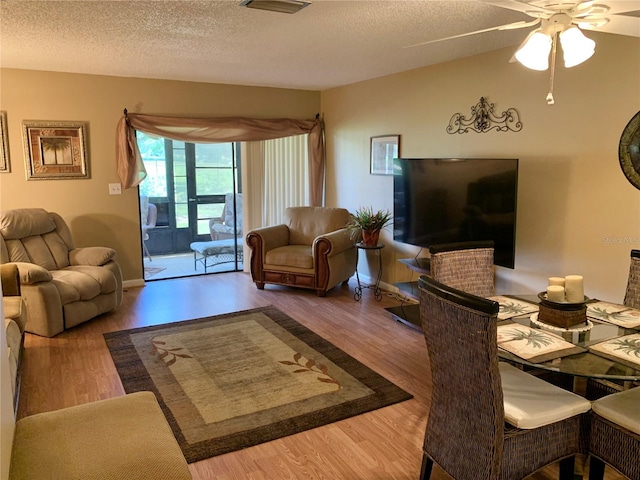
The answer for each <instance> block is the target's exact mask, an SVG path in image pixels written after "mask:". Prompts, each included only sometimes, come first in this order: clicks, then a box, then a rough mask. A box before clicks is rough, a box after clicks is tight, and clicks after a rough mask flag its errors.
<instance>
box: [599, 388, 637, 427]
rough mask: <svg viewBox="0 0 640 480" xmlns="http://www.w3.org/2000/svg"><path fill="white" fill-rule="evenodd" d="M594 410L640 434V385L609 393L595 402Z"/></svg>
mask: <svg viewBox="0 0 640 480" xmlns="http://www.w3.org/2000/svg"><path fill="white" fill-rule="evenodd" d="M592 408H593V411H594V412H595V413H597V414H598V415H600V416H601V417H603V418H606V419H607V420H609V421H611V422H613V423H617V424H618V425H620V426H621V427H624V428H626V429H627V430H630V431H632V432H633V433H637V434H638V435H640V387H636V388H632V389H630V390H625V391H624V392H619V393H614V394H613V395H607V396H606V397H602V398H601V399H599V400H596V401H595V402H593V406H592Z"/></svg>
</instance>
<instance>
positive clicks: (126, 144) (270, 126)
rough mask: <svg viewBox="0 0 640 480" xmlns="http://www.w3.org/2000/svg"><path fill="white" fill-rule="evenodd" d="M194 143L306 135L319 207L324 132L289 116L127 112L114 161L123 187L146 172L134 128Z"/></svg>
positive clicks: (319, 122)
mask: <svg viewBox="0 0 640 480" xmlns="http://www.w3.org/2000/svg"><path fill="white" fill-rule="evenodd" d="M136 130H139V131H141V132H144V133H149V134H152V135H157V136H159V137H164V138H169V139H171V140H180V141H184V142H194V143H215V142H252V141H260V140H272V139H274V138H282V137H289V136H292V135H303V134H309V164H310V165H309V186H310V203H311V206H322V203H323V196H324V195H323V186H324V132H323V125H322V120H321V119H320V118H316V119H314V120H296V119H290V118H275V119H259V118H242V117H226V118H183V117H168V116H157V115H145V114H139V113H129V114H127V113H126V111H125V115H124V116H123V117H122V118H121V119H120V121H119V122H118V127H117V132H116V161H117V168H118V176H119V177H120V181H121V182H122V185H123V186H124V188H132V187H135V186H137V185H138V184H139V183H140V182H141V181H142V180H144V178H145V177H146V175H147V174H146V171H145V168H144V164H143V162H142V158H141V156H140V151H139V150H138V144H137V142H136V138H135V131H136Z"/></svg>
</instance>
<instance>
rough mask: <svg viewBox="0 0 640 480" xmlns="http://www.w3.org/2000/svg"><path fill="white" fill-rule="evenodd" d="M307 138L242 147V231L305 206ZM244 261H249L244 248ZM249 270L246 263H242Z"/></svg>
mask: <svg viewBox="0 0 640 480" xmlns="http://www.w3.org/2000/svg"><path fill="white" fill-rule="evenodd" d="M308 137H309V136H308V135H296V136H292V137H284V138H278V139H275V140H264V141H260V142H244V143H243V144H242V153H241V156H240V158H241V159H242V197H243V199H242V200H243V209H244V215H243V219H242V220H243V225H242V228H243V231H245V232H248V231H250V230H251V229H253V228H259V227H263V226H267V225H277V224H278V223H282V222H283V221H284V209H285V208H286V207H295V206H305V205H309V198H310V188H309V155H308V149H307V143H308ZM244 249H245V251H244V255H245V257H244V258H247V259H248V258H250V252H249V250H248V247H247V246H246V245H245V246H244ZM244 270H245V271H249V262H245V263H244Z"/></svg>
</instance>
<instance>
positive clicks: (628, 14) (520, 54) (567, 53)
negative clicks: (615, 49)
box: [406, 0, 640, 105]
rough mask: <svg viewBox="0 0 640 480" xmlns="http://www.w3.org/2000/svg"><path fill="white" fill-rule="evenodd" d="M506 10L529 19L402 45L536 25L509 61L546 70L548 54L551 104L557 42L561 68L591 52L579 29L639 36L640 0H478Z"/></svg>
mask: <svg viewBox="0 0 640 480" xmlns="http://www.w3.org/2000/svg"><path fill="white" fill-rule="evenodd" d="M479 1H481V2H483V3H487V4H489V5H494V6H497V7H501V8H507V9H509V10H516V11H519V12H522V13H525V14H526V15H528V16H530V17H532V18H533V20H531V21H520V22H515V23H509V24H506V25H499V26H497V27H490V28H485V29H483V30H476V31H474V32H466V33H461V34H459V35H453V36H451V37H445V38H439V39H436V40H429V41H426V42H421V43H418V44H415V45H409V46H408V47H406V48H411V47H418V46H421V45H428V44H430V43H435V42H441V41H444V40H452V39H454V38H461V37H467V36H469V35H477V34H480V33H486V32H491V31H495V30H498V31H503V30H515V29H520V28H530V27H537V28H536V29H534V30H533V31H531V32H530V33H529V35H528V36H527V37H526V38H525V40H524V42H522V44H521V45H520V47H518V49H517V51H516V52H515V54H514V56H513V57H512V59H511V61H518V62H520V63H521V64H522V65H524V66H525V67H527V68H530V69H533V70H547V69H548V68H549V56H550V55H551V78H550V85H549V93H548V95H547V103H548V104H549V105H553V104H554V102H555V100H554V98H553V81H554V73H555V62H556V49H557V44H558V41H559V42H560V45H561V47H562V51H563V57H564V64H565V67H567V68H570V67H573V66H575V65H579V64H581V63H582V62H584V61H586V60H588V59H589V58H590V57H591V56H592V55H593V53H594V51H595V42H594V41H593V40H591V39H590V38H588V37H586V36H585V35H584V34H583V33H582V30H597V31H602V32H606V33H612V34H617V35H629V36H634V37H640V0H590V1H575V0H573V1H571V0H532V1H530V2H525V1H524V0H522V1H520V0H479Z"/></svg>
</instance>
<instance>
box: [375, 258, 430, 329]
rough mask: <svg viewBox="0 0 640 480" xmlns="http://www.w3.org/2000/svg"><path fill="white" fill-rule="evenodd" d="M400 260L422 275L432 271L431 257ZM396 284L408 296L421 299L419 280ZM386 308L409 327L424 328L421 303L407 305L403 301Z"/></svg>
mask: <svg viewBox="0 0 640 480" xmlns="http://www.w3.org/2000/svg"><path fill="white" fill-rule="evenodd" d="M398 261H399V262H400V263H403V264H404V265H406V266H407V268H409V269H410V270H413V271H414V272H418V273H420V274H422V275H429V274H430V273H431V259H430V258H428V257H419V258H418V257H414V258H401V259H399V260H398ZM394 285H395V286H396V287H398V289H399V290H400V291H401V292H402V293H404V294H405V295H406V296H407V297H409V298H412V299H413V300H418V301H419V300H420V292H419V290H418V282H417V281H415V282H401V283H395V284H394ZM385 310H387V311H388V312H390V313H391V314H392V315H393V317H394V318H395V319H396V320H397V321H398V322H401V323H404V324H405V325H408V326H409V327H412V328H416V329H418V330H422V322H421V321H420V304H419V303H410V304H406V305H405V304H404V302H403V303H402V304H401V305H399V306H397V307H387V308H385Z"/></svg>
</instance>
